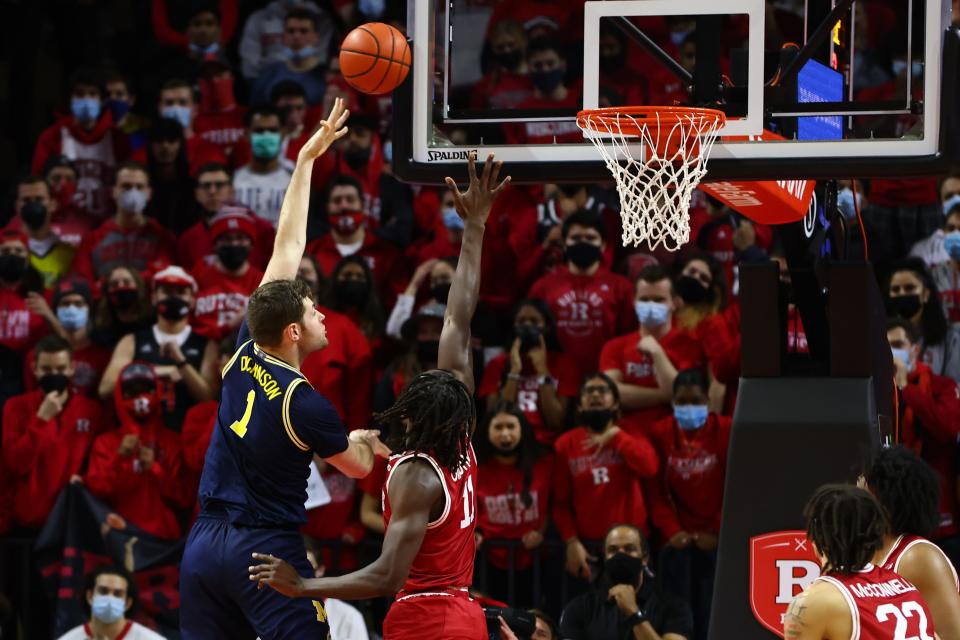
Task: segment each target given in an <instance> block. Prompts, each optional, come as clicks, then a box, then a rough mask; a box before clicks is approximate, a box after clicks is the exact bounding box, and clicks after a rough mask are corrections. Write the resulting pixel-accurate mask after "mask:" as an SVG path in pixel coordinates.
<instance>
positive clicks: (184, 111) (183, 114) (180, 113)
mask: <svg viewBox="0 0 960 640" xmlns="http://www.w3.org/2000/svg"><path fill="white" fill-rule="evenodd" d="M160 115H161V116H163V117H164V118H169V119H170V120H176V121H177V122H179V123H180V126H181V127H183V128H184V129H186V128H188V127H189V126H190V122H191V121H192V120H193V110H192V109H191V108H190V107H185V106H184V105H182V104H174V105H170V106H169V107H164V108H162V109H161V110H160Z"/></svg>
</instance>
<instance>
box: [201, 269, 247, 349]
mask: <svg viewBox="0 0 960 640" xmlns="http://www.w3.org/2000/svg"><path fill="white" fill-rule="evenodd" d="M193 277H194V278H195V279H196V281H197V285H198V286H199V288H200V291H199V292H198V293H197V305H196V307H195V308H194V310H193V321H192V322H191V325H192V326H193V328H194V329H195V330H196V332H197V333H199V334H200V335H202V336H203V337H205V338H209V339H211V340H220V339H221V338H223V337H224V336H226V335H227V334H228V333H230V332H231V331H233V330H234V329H236V328H237V327H239V326H240V323H241V322H242V321H243V314H244V312H245V311H246V310H247V301H248V300H249V299H250V294H251V293H253V291H254V289H256V288H257V285H259V284H260V281H261V280H262V279H263V272H262V271H260V270H259V269H257V268H256V267H254V266H253V265H250V266H249V267H248V268H247V272H246V273H244V274H243V275H242V276H232V275H230V274H227V273H223V272H222V271H220V269H218V268H217V267H216V265H211V264H205V263H200V265H199V266H198V267H197V268H196V269H194V272H193Z"/></svg>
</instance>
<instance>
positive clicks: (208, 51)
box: [190, 42, 220, 56]
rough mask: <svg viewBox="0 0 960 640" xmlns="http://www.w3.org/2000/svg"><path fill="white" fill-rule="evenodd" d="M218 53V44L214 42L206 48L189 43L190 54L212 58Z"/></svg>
mask: <svg viewBox="0 0 960 640" xmlns="http://www.w3.org/2000/svg"><path fill="white" fill-rule="evenodd" d="M218 51H220V43H219V42H214V43H213V44H211V45H209V46H207V47H201V46H200V45H198V44H194V43H192V42H191V43H190V53H192V54H194V55H198V56H212V55H214V54H215V53H217V52H218Z"/></svg>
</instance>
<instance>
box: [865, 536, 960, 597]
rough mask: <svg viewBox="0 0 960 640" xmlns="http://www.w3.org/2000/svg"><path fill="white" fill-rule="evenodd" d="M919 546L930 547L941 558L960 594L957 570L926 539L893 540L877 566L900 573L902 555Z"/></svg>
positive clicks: (937, 548)
mask: <svg viewBox="0 0 960 640" xmlns="http://www.w3.org/2000/svg"><path fill="white" fill-rule="evenodd" d="M920 544H926V545H930V546H931V547H933V548H934V549H936V551H937V553H939V554H940V555H941V556H943V559H944V561H946V563H947V566H948V567H950V573H952V574H953V584H954V585H955V586H956V587H957V591H958V592H960V579H958V578H957V570H956V569H955V568H954V567H953V563H952V562H950V558H948V557H947V554H945V553H944V552H943V549H941V548H940V547H938V546H937V545H935V544H933V543H932V542H930V541H929V540H927V539H926V538H921V537H920V536H900V537H899V538H897V539H896V540H894V542H893V546H892V547H890V551H889V552H888V553H887V555H886V557H885V558H884V559H883V560H882V561H880V562H879V563H878V564H879V565H880V566H881V567H883V568H884V569H886V570H887V571H893V572H894V573H900V561H901V560H902V559H903V556H904V554H905V553H906V552H907V551H909V550H910V549H912V548H914V547H915V546H917V545H920Z"/></svg>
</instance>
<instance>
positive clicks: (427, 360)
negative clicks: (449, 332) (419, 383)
mask: <svg viewBox="0 0 960 640" xmlns="http://www.w3.org/2000/svg"><path fill="white" fill-rule="evenodd" d="M439 358H440V341H439V340H419V341H417V360H418V361H419V362H420V364H422V365H424V364H435V363H436V362H437V360H438V359H439Z"/></svg>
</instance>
